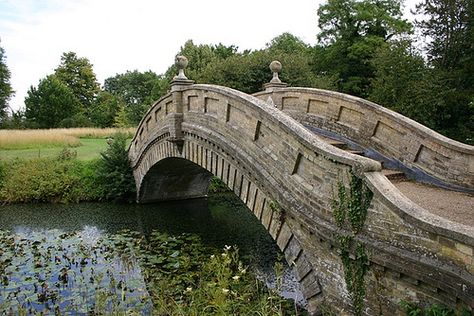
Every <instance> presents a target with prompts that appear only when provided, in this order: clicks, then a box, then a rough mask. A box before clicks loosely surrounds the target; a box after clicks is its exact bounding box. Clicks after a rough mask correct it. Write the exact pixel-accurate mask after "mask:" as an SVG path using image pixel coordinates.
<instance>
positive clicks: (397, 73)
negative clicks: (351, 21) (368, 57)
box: [369, 40, 446, 128]
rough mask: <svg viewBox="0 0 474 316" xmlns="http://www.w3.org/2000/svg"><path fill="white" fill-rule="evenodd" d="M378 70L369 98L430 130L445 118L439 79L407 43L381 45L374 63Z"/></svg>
mask: <svg viewBox="0 0 474 316" xmlns="http://www.w3.org/2000/svg"><path fill="white" fill-rule="evenodd" d="M371 63H372V66H373V67H374V69H375V74H374V78H373V79H372V85H371V91H370V95H369V99H370V100H372V101H374V102H376V103H379V104H381V105H384V106H386V107H388V108H390V109H392V110H394V111H397V112H399V113H401V114H403V115H405V116H408V117H410V118H412V119H414V120H416V121H418V122H419V123H422V124H424V125H426V126H428V127H430V128H438V127H439V124H440V122H442V121H443V120H444V119H445V117H444V112H445V111H444V110H443V109H444V108H445V106H446V105H445V104H444V102H443V100H442V98H441V95H440V91H442V87H440V80H439V78H437V77H436V73H435V72H433V70H432V69H429V68H428V67H427V66H426V64H425V61H424V59H423V57H422V56H421V54H419V53H418V52H417V51H415V50H414V49H413V47H412V43H411V42H410V41H408V40H401V41H395V42H392V43H390V44H389V45H384V46H381V47H380V48H379V49H378V50H377V52H376V53H375V56H374V58H373V59H372V61H371Z"/></svg>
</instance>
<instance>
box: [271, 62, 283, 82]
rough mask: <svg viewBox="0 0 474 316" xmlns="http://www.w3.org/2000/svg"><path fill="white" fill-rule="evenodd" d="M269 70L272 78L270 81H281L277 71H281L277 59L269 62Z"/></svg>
mask: <svg viewBox="0 0 474 316" xmlns="http://www.w3.org/2000/svg"><path fill="white" fill-rule="evenodd" d="M270 70H271V71H272V72H273V78H272V80H271V81H270V82H271V83H281V80H280V78H279V77H278V73H279V72H280V71H281V63H280V62H279V61H278V60H274V61H272V62H271V63H270Z"/></svg>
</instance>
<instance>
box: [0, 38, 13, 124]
mask: <svg viewBox="0 0 474 316" xmlns="http://www.w3.org/2000/svg"><path fill="white" fill-rule="evenodd" d="M10 75H11V74H10V70H9V69H8V67H7V63H6V56H5V50H4V49H3V48H2V47H1V46H0V122H2V121H3V119H4V118H5V116H6V114H7V107H8V101H9V100H10V98H11V97H12V96H13V94H14V91H13V89H12V86H11V84H10Z"/></svg>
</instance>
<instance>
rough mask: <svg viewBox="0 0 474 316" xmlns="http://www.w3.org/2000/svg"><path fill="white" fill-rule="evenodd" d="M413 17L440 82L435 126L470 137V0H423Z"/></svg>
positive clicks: (473, 33) (473, 5)
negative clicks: (417, 16)
mask: <svg viewBox="0 0 474 316" xmlns="http://www.w3.org/2000/svg"><path fill="white" fill-rule="evenodd" d="M417 13H418V14H422V16H423V19H422V20H421V21H417V26H418V27H420V28H421V30H422V34H423V35H425V38H427V39H429V40H428V42H427V43H426V44H427V53H428V58H429V61H430V66H431V67H432V68H433V72H436V73H437V78H438V80H439V82H440V87H441V92H442V93H441V96H440V98H441V99H442V102H444V104H445V105H446V106H445V107H444V108H443V109H442V110H443V113H444V119H443V120H442V121H441V122H440V123H439V126H438V127H437V128H438V130H439V131H440V132H442V133H444V134H445V135H447V136H449V137H452V138H455V139H458V140H460V141H464V142H467V141H469V140H470V141H471V142H472V141H473V140H472V139H473V138H474V137H473V135H474V124H473V123H472V121H471V120H470V119H469V118H471V117H473V116H474V107H473V106H472V104H473V103H472V102H473V100H474V75H473V74H474V46H473V45H472V43H473V41H474V2H473V1H472V0H424V1H423V2H422V3H421V4H419V5H418V6H417Z"/></svg>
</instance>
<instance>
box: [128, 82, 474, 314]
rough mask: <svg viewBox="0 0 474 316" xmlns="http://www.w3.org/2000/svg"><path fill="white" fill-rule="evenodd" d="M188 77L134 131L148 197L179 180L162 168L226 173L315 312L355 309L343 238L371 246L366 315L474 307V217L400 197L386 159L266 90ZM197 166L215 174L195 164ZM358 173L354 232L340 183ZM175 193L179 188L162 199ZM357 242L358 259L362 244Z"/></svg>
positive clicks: (137, 171)
mask: <svg viewBox="0 0 474 316" xmlns="http://www.w3.org/2000/svg"><path fill="white" fill-rule="evenodd" d="M182 83H184V81H183V82H181V83H180V82H178V83H177V85H178V87H174V89H172V92H171V93H170V94H168V95H166V96H164V97H163V98H161V99H160V100H159V101H158V102H156V103H155V104H154V105H153V106H152V107H151V108H150V110H149V111H148V112H147V114H146V115H145V117H144V118H143V120H142V121H141V123H140V125H139V127H138V130H137V134H136V135H135V137H134V139H133V140H132V143H131V146H130V151H129V156H130V159H131V163H132V167H133V169H134V176H135V179H136V183H137V191H138V192H139V195H138V198H139V200H140V201H152V199H147V198H148V197H147V194H148V193H147V192H151V191H153V190H164V191H166V190H171V189H172V188H167V187H166V186H163V185H158V186H155V187H153V185H154V182H153V181H152V180H153V179H151V178H153V177H160V176H164V175H165V176H167V177H169V178H170V179H178V180H179V181H183V182H185V184H186V185H183V186H184V187H189V186H191V185H192V184H193V183H196V182H193V179H189V177H187V178H186V177H181V176H179V175H178V174H176V173H179V172H184V173H187V172H190V174H191V175H192V176H193V175H196V177H198V178H199V179H208V178H206V175H208V174H213V175H215V176H218V177H219V178H221V179H222V180H223V181H224V182H225V183H226V184H227V185H228V187H229V188H231V189H232V190H233V191H234V192H235V194H236V195H237V196H238V197H240V199H241V200H242V201H243V202H244V203H245V204H246V205H247V206H248V208H249V210H251V211H252V212H253V213H254V214H255V216H256V217H257V218H258V219H259V220H260V221H261V222H262V224H263V225H264V226H265V228H266V229H267V230H268V231H269V233H270V235H271V236H272V237H273V238H274V239H275V240H276V242H277V244H278V246H279V247H280V248H281V250H282V251H283V252H284V253H285V256H286V258H287V261H288V262H289V263H290V264H291V265H293V266H294V267H295V270H296V272H297V275H298V279H299V281H300V283H301V285H302V287H303V292H304V293H305V297H306V298H307V299H308V301H309V309H310V311H311V312H317V311H318V310H320V307H321V305H322V304H325V305H328V306H331V308H333V309H335V310H336V311H337V312H338V313H339V314H341V315H345V314H347V315H350V314H351V313H352V311H353V308H352V303H351V298H350V294H349V292H348V289H347V286H346V283H345V281H344V271H345V267H344V265H343V262H342V261H341V256H340V252H341V249H340V244H339V240H340V237H341V236H352V237H353V238H354V239H355V240H356V241H357V242H360V243H362V244H364V245H365V249H366V250H367V253H368V255H369V263H368V267H369V270H368V273H367V275H366V276H365V278H364V280H365V283H366V288H367V294H366V296H365V306H366V307H365V309H364V314H367V315H376V314H383V315H394V314H397V313H399V312H400V306H399V302H400V300H401V299H405V300H408V301H420V302H438V303H444V304H447V305H449V306H452V307H456V306H457V305H459V304H464V305H467V306H471V307H472V306H474V276H473V275H474V256H473V249H474V231H473V229H472V228H471V227H467V226H464V225H461V224H454V223H451V222H449V221H447V220H445V219H442V218H439V217H436V216H432V215H431V214H430V213H428V212H427V211H426V210H424V209H422V208H420V207H418V206H416V205H414V204H413V203H411V202H410V201H409V200H407V199H406V198H405V197H404V196H403V195H401V194H400V192H399V191H398V190H397V189H396V188H394V187H393V185H392V184H391V183H390V182H389V181H388V180H387V178H386V177H385V176H383V174H382V173H381V172H380V170H381V166H380V164H379V163H377V162H375V161H373V160H371V159H367V158H364V157H360V156H357V155H353V154H350V153H347V152H345V151H342V150H340V149H338V148H336V147H333V146H331V145H328V144H327V143H325V142H322V141H321V140H320V139H319V138H318V137H316V136H315V135H314V134H313V133H311V132H310V131H308V130H307V129H306V128H304V127H303V126H302V125H301V124H299V123H298V122H296V121H295V120H293V119H292V118H291V117H289V116H288V115H287V114H285V113H283V112H282V111H280V110H278V109H276V108H275V107H273V106H272V105H270V104H268V103H266V102H264V101H262V100H259V99H257V98H255V97H253V96H250V95H247V94H244V93H242V92H239V91H236V90H233V89H230V88H225V87H220V86H213V85H197V84H191V83H189V84H182ZM277 92H278V89H275V91H274V93H277ZM277 102H278V101H277ZM277 102H276V103H277ZM308 102H309V101H308ZM282 104H283V103H282ZM288 104H289V103H287V105H288ZM295 107H296V105H295ZM283 110H285V108H284V109H283ZM176 114H180V115H176ZM177 118H178V119H177ZM185 161H186V163H185ZM192 166H196V167H197V168H200V169H202V170H205V171H206V172H207V173H206V174H203V173H195V171H196V169H192ZM167 168H168V169H167ZM165 169H166V170H165ZM173 172H176V173H174V174H173ZM351 172H353V173H355V174H356V175H357V176H358V177H359V178H361V179H363V180H364V181H365V183H366V184H367V186H368V187H369V188H370V190H371V191H372V192H373V194H374V196H373V199H372V201H371V204H370V207H369V209H368V213H367V217H366V220H365V224H364V226H363V228H362V230H361V231H360V232H358V233H357V234H354V232H353V231H352V230H351V228H350V227H348V226H347V227H339V226H338V225H337V223H336V220H335V215H334V211H333V202H334V200H335V198H336V192H337V188H338V185H339V184H340V183H342V184H343V185H344V186H345V187H346V189H347V190H350V185H349V181H348V178H349V177H350V176H349V174H350V173H351ZM196 177H195V178H196ZM198 182H199V181H198ZM188 184H189V185H188ZM183 186H182V187H183ZM144 188H146V190H144ZM145 191H146V192H145ZM183 192H184V193H186V192H185V191H183ZM194 193H196V192H195V191H193V192H192V193H190V192H188V194H189V195H187V196H186V195H183V196H181V198H186V197H194V196H195V195H194ZM152 196H153V194H152ZM155 196H158V195H155ZM170 196H171V198H179V196H176V195H169V194H162V195H159V198H162V197H164V198H167V197H170ZM349 251H350V256H351V258H355V256H356V253H355V250H354V249H350V250H349Z"/></svg>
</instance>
